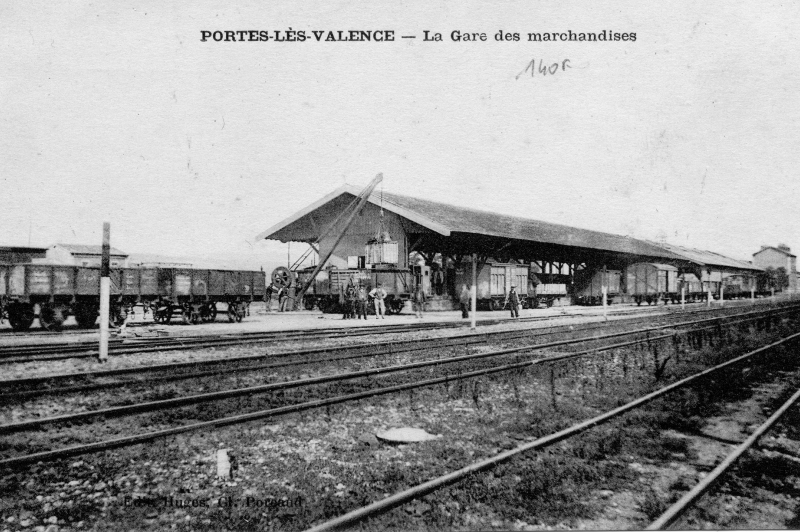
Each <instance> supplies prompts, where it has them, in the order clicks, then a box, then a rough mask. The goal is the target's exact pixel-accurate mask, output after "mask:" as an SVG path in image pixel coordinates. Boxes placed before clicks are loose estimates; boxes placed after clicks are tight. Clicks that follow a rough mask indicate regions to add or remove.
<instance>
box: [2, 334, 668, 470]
mask: <svg viewBox="0 0 800 532" xmlns="http://www.w3.org/2000/svg"><path fill="white" fill-rule="evenodd" d="M671 336H672V335H670V334H665V335H663V338H669V337H671ZM651 340H652V338H651ZM646 341H647V339H639V340H634V341H630V342H624V343H621V344H615V345H610V346H604V347H599V348H594V349H591V350H587V351H583V352H578V353H565V354H563V355H556V356H553V357H547V358H539V359H534V360H526V361H523V362H515V363H512V364H506V365H503V366H495V367H492V368H486V369H479V370H474V371H470V372H464V373H457V374H450V375H446V376H444V377H436V378H432V379H427V380H423V381H416V382H411V383H404V384H397V385H394V386H388V387H384V388H377V389H374V390H367V391H364V392H357V393H352V394H348V395H342V396H337V397H332V398H327V399H318V400H314V401H308V402H305V403H299V404H296V405H287V406H283V407H278V408H272V409H268V410H261V411H257V412H251V413H247V414H239V415H236V416H230V417H225V418H220V419H215V420H211V421H203V422H198V423H193V424H190V425H183V426H180V427H173V428H169V429H163V430H159V431H154V432H149V433H145V434H139V435H135V436H123V437H120V438H115V439H111V440H106V441H102V442H96V443H89V444H81V445H76V446H73V447H66V448H63V449H56V450H51V451H41V452H38V453H33V454H29V455H24V456H18V457H12V458H6V459H2V460H0V467H10V468H13V467H18V466H22V465H27V464H31V463H36V462H39V461H51V460H57V459H59V458H65V457H69V456H76V455H81V454H88V453H92V452H99V451H104V450H109V449H115V448H119V447H127V446H130V445H137V444H139V443H144V442H148V441H152V440H156V439H158V438H163V437H167V436H174V435H177V434H182V433H186V432H193V431H196V430H201V429H204V428H212V427H223V426H228V425H235V424H239V423H246V422H249V421H254V420H257V419H264V418H269V417H274V416H277V415H282V414H291V413H296V412H302V411H305V410H310V409H313V408H319V407H322V406H330V405H335V404H340V403H346V402H349V401H356V400H359V399H367V398H370V397H377V396H381V395H387V394H391V393H396V392H401V391H405V390H411V389H414V388H422V387H426V386H433V385H436V384H444V383H450V382H453V381H457V380H463V379H469V378H472V377H480V376H483V375H489V374H493V373H501V372H503V371H510V370H515V369H521V368H525V367H529V366H534V365H539V364H548V363H554V362H559V361H563V360H565V359H571V358H578V357H581V356H586V355H588V354H592V353H597V352H601V351H608V350H610V349H616V348H619V347H626V346H629V345H634V344H637V343H642V342H646Z"/></svg>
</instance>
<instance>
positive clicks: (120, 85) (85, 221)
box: [0, 0, 800, 261]
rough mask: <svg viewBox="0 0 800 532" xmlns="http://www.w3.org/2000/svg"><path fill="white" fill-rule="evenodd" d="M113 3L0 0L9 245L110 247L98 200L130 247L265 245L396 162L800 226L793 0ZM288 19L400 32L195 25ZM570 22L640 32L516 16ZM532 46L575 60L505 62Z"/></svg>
mask: <svg viewBox="0 0 800 532" xmlns="http://www.w3.org/2000/svg"><path fill="white" fill-rule="evenodd" d="M125 4H126V3H125V2H108V3H104V2H93V3H84V4H83V5H81V4H80V3H79V2H64V3H54V2H29V1H26V2H16V3H12V2H3V3H0V28H2V37H0V46H2V48H0V63H2V65H3V74H2V75H1V76H0V191H2V198H3V202H2V208H0V244H22V245H24V244H27V243H28V239H29V234H30V238H31V243H32V244H33V245H48V244H52V243H55V242H68V243H83V244H92V243H97V244H99V243H100V240H101V228H102V222H103V221H104V220H108V221H110V222H111V224H112V244H113V245H114V246H115V247H118V248H120V249H123V250H125V251H127V252H150V253H160V254H172V255H182V256H186V255H195V254H207V253H218V254H230V255H231V256H242V257H245V256H247V257H264V258H265V259H264V260H265V261H269V260H272V258H274V256H276V255H275V254H276V253H277V254H279V255H280V254H285V250H286V246H285V245H284V244H267V243H258V244H256V243H254V240H253V239H254V237H255V235H256V234H257V233H259V232H260V231H263V230H264V229H266V228H267V227H270V226H272V225H273V224H275V223H277V222H279V221H281V220H282V219H284V218H286V217H287V216H289V215H291V214H293V213H294V212H296V211H297V210H299V209H300V208H302V207H304V206H306V205H307V204H309V203H311V202H312V201H314V200H316V199H318V198H320V197H321V196H323V195H325V194H326V193H328V192H330V191H331V190H333V189H335V188H336V187H338V186H339V185H341V184H342V183H343V182H345V180H346V181H347V182H349V183H353V184H357V185H363V184H366V183H367V182H368V181H369V180H370V179H371V178H372V177H374V176H375V174H377V173H378V172H382V173H383V174H384V176H385V180H384V187H385V190H388V191H393V192H398V193H406V194H409V195H414V196H419V197H423V198H429V199H432V200H436V201H443V202H449V203H453V204H457V205H465V206H472V207H477V208H482V209H488V210H492V211H496V212H501V213H505V214H513V215H518V216H524V217H529V218H533V219H540V220H546V221H550V222H557V223H563V224H569V225H575V226H577V227H585V228H591V229H596V230H601V231H607V232H612V233H618V234H627V235H631V236H635V237H643V238H651V239H655V238H658V237H664V236H665V237H666V238H667V240H668V241H670V242H672V243H675V244H680V245H689V246H693V247H699V248H705V249H710V250H714V251H717V252H721V253H723V254H727V255H730V256H733V257H736V258H749V257H750V255H751V254H752V253H753V252H755V251H757V250H758V249H759V245H760V244H772V245H774V244H777V243H778V242H784V243H786V244H789V245H790V246H792V247H793V248H800V238H798V233H797V228H798V227H800V223H799V222H800V214H798V210H797V208H796V205H797V191H798V186H797V179H796V176H797V168H798V164H797V163H798V155H797V154H798V144H799V143H798V140H799V139H798V134H797V130H798V129H797V127H798V126H797V125H798V124H800V74H798V65H800V45H799V44H800V43H798V37H797V35H798V31H797V29H798V28H800V13H799V11H800V4H798V3H796V2H782V3H777V2H758V3H755V2H750V3H747V2H736V3H732V2H703V3H697V2H688V1H687V2H661V3H660V5H656V4H655V3H649V4H650V6H649V7H644V6H643V5H640V4H644V3H640V2H616V1H615V2H592V3H591V4H589V3H587V2H584V3H577V2H547V3H544V2H542V3H534V2H483V3H477V2H469V3H467V2H441V3H439V2H437V3H435V5H434V3H431V2H423V1H419V2H399V1H391V2H370V3H368V4H364V3H356V2H330V1H329V2H315V3H304V4H302V6H303V7H298V6H300V5H301V4H299V3H296V2H289V1H284V2H268V3H267V2H262V1H254V2H241V1H240V2H227V1H226V2H218V3H212V2H203V1H197V2H164V1H161V0H158V1H152V2H143V1H137V2H130V3H129V5H128V6H126V5H125ZM234 4H235V5H236V6H238V7H231V5H234ZM734 4H736V5H734ZM365 6H368V7H365ZM290 28H291V29H293V30H304V31H305V32H306V34H309V35H310V32H311V31H312V30H351V29H363V30H394V31H395V32H396V36H397V38H396V41H394V42H383V43H376V42H369V43H366V42H362V43H358V42H316V41H314V40H308V41H306V42H302V43H301V42H294V43H276V42H212V41H209V42H201V40H200V36H201V33H200V32H201V30H223V31H224V30H251V29H252V30H265V31H270V32H271V33H273V34H274V31H275V30H288V29H290ZM501 29H502V30H504V31H505V32H519V33H520V34H521V40H520V41H519V42H496V41H495V40H494V37H493V36H494V34H495V33H497V31H498V30H501ZM423 30H430V31H432V32H437V31H438V32H441V33H442V35H443V38H444V42H440V43H439V42H437V43H433V42H423V40H422V32H423ZM453 30H460V31H462V32H484V33H486V34H487V37H488V40H487V41H486V42H452V41H451V40H450V33H451V32H452V31H453ZM568 30H572V31H573V32H576V33H578V32H600V31H602V30H607V31H608V30H611V31H613V32H619V33H623V32H627V33H630V32H635V33H636V41H635V42H622V41H619V42H605V43H601V42H583V43H578V42H572V43H570V42H547V43H535V42H527V38H526V36H527V33H528V32H566V31H568ZM400 35H416V36H417V38H416V39H401V38H399V36H400ZM532 59H536V60H537V66H538V60H539V59H544V60H545V63H547V64H552V63H554V62H559V63H561V62H562V61H563V60H565V59H569V64H570V65H571V66H572V67H573V68H571V69H568V70H567V71H566V72H562V71H559V72H557V73H556V74H554V75H550V74H548V75H547V76H541V75H539V74H538V73H537V75H536V76H534V77H533V78H531V77H530V75H529V73H526V74H524V75H522V76H519V78H517V75H518V74H520V72H522V71H523V70H524V69H525V67H526V65H527V64H528V63H529V62H530V61H531V60H532ZM299 247H300V246H296V248H297V249H298V251H299Z"/></svg>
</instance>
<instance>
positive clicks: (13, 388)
mask: <svg viewBox="0 0 800 532" xmlns="http://www.w3.org/2000/svg"><path fill="white" fill-rule="evenodd" d="M755 312H756V314H752V313H746V314H747V315H763V314H764V312H765V311H755ZM767 312H769V311H767ZM775 312H781V311H775ZM734 316H737V315H734ZM680 317H682V316H680ZM725 318H726V316H721V317H715V318H708V320H710V321H717V320H723V319H725ZM639 321H640V320H628V321H626V322H615V325H617V326H619V325H623V324H624V325H634V324H636V323H638V322H639ZM690 323H697V322H696V321H695V322H690ZM681 325H682V323H681V322H678V323H677V324H675V325H670V324H669V323H667V324H661V325H651V326H649V327H646V328H641V329H638V330H636V331H634V332H632V333H631V334H635V333H646V332H651V331H657V330H661V329H664V328H667V327H670V326H681ZM606 326H607V324H606V322H600V323H589V324H583V325H579V326H577V327H576V326H572V325H556V326H551V327H546V328H539V329H533V330H531V329H524V330H510V331H492V332H482V333H468V334H463V335H458V336H451V337H446V338H436V339H412V340H403V341H397V342H380V343H362V344H355V345H345V346H331V347H321V348H313V349H305V350H290V351H283V352H277V353H268V354H263V355H262V354H259V355H244V356H236V357H228V358H224V359H211V360H204V361H193V362H182V363H171V364H155V365H149V366H137V367H133V368H121V369H114V370H101V371H92V372H76V373H67V374H61V375H48V376H40V377H29V378H21V379H11V380H2V381H0V400H3V401H6V402H8V401H18V400H22V399H25V398H29V397H40V396H44V395H54V394H64V393H79V392H87V391H94V390H102V389H108V388H114V387H118V386H130V385H140V386H141V385H144V384H153V383H159V382H169V381H176V380H184V379H192V378H201V377H207V376H211V375H223V374H227V373H236V372H245V371H254V370H267V369H275V368H282V367H286V366H292V365H294V366H299V365H303V364H317V363H321V362H336V361H343V360H352V359H357V358H365V357H376V356H381V355H394V354H400V353H405V352H408V351H411V350H415V349H436V348H459V347H463V348H465V349H466V347H467V346H469V345H478V344H483V343H486V342H488V341H489V340H490V339H493V340H495V341H500V340H514V339H520V338H522V339H526V340H530V339H533V338H538V337H542V336H549V335H552V334H558V333H561V332H569V333H572V334H580V333H584V332H592V331H595V330H598V329H602V328H605V327H606ZM337 353H339V355H338V356H330V355H335V354H337ZM322 354H326V355H329V356H328V357H326V358H312V357H315V356H316V355H322ZM276 359H290V360H289V361H276ZM267 360H268V362H265V361H267ZM201 368H209V369H203V370H201V371H185V370H198V369H201ZM145 374H155V375H152V376H150V377H146V376H144V375H145ZM128 375H134V376H135V377H134V378H133V379H125V380H122V379H117V380H113V377H122V376H128ZM108 379H112V380H108ZM92 380H94V381H95V382H89V383H87V382H85V381H92ZM98 381H100V382H98ZM59 383H61V385H60V386H53V385H55V384H59ZM64 383H66V384H64ZM43 385H44V386H43Z"/></svg>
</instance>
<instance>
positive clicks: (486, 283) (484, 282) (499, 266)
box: [455, 262, 534, 310]
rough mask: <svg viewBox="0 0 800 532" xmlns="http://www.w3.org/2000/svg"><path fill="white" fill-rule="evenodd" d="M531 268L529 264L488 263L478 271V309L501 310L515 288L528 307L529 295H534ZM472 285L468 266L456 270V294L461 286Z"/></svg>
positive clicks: (470, 271)
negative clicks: (512, 288) (509, 293)
mask: <svg viewBox="0 0 800 532" xmlns="http://www.w3.org/2000/svg"><path fill="white" fill-rule="evenodd" d="M529 275H530V266H528V265H527V264H516V263H500V262H487V263H485V264H484V265H483V266H482V267H481V268H479V269H478V275H477V276H478V284H477V297H478V308H485V309H488V310H500V309H501V308H503V306H504V304H505V301H506V296H507V295H508V292H509V291H510V290H511V287H512V286H513V287H515V290H516V292H517V295H518V297H519V299H520V301H521V302H523V306H527V305H528V299H529V298H528V295H529V294H531V295H533V294H534V290H533V283H531V282H530V278H529ZM462 284H465V285H467V286H470V285H472V269H471V267H470V266H467V267H465V268H463V269H458V270H456V282H455V286H456V292H460V290H461V285H462Z"/></svg>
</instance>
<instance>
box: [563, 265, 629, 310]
mask: <svg viewBox="0 0 800 532" xmlns="http://www.w3.org/2000/svg"><path fill="white" fill-rule="evenodd" d="M621 279H622V272H621V271H620V270H607V271H603V270H594V271H586V270H579V271H577V272H575V283H574V286H573V288H574V290H573V297H574V300H575V304H576V305H602V304H603V286H604V285H605V286H607V287H608V291H607V293H606V301H607V303H608V304H609V305H610V304H611V303H613V301H614V298H615V297H617V296H619V295H620V289H621V284H622V282H621Z"/></svg>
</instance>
